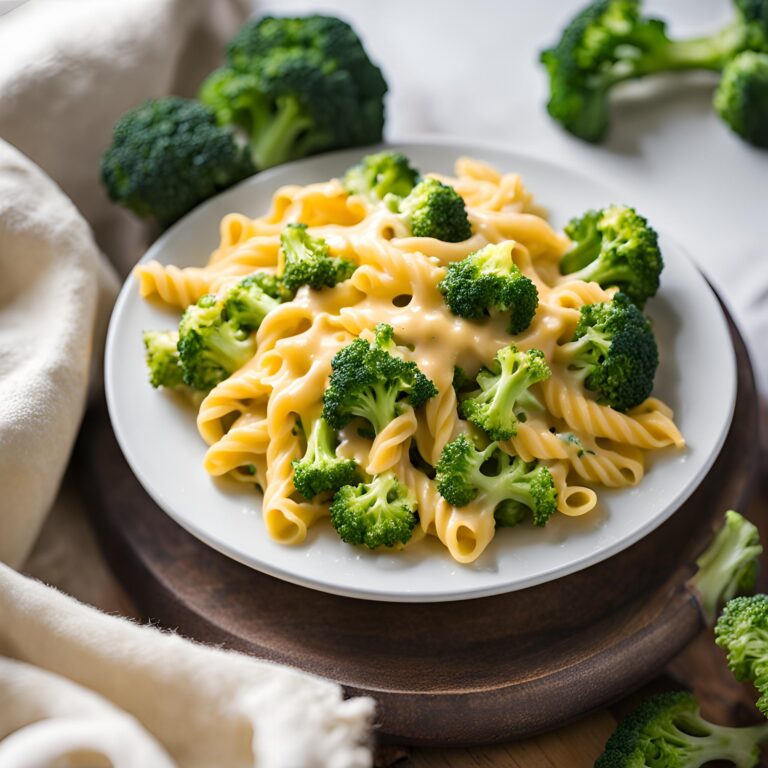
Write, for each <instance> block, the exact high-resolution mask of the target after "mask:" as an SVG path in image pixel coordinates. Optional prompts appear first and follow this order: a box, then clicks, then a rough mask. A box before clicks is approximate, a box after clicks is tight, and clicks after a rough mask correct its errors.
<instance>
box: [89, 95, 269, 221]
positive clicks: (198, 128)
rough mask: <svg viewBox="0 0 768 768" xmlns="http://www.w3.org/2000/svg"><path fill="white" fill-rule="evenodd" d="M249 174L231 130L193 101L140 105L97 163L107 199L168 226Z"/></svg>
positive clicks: (249, 164)
mask: <svg viewBox="0 0 768 768" xmlns="http://www.w3.org/2000/svg"><path fill="white" fill-rule="evenodd" d="M254 172H255V168H254V167H253V164H252V162H251V159H250V156H249V154H248V152H247V150H245V149H243V148H242V147H240V146H238V144H237V143H236V142H235V139H234V136H233V133H232V130H231V129H229V128H226V127H223V128H220V127H218V126H217V125H216V117H215V115H214V114H213V112H211V111H210V110H209V109H207V108H206V107H204V106H203V105H202V104H199V103H197V102H196V101H190V100H189V99H181V98H178V97H177V96H169V97H167V98H164V99H153V100H149V101H146V102H145V103H144V104H142V105H141V106H139V107H136V108H135V109H132V110H130V111H129V112H126V113H125V114H124V115H123V116H122V117H121V118H120V119H119V120H118V121H117V123H116V124H115V127H114V131H113V134H112V144H111V146H110V147H109V148H108V149H107V150H106V151H105V152H104V154H103V155H102V158H101V178H102V181H103V183H104V186H105V187H106V190H107V193H108V194H109V196H110V198H111V199H112V200H114V201H115V202H117V203H120V205H123V206H125V207H126V208H130V209H131V210H132V211H133V212H134V213H136V214H138V215H139V216H142V217H144V218H150V217H153V218H155V219H156V220H157V222H158V223H159V224H160V226H161V227H163V228H165V227H169V226H170V225H171V224H173V223H174V222H175V221H176V220H177V219H180V218H181V217H182V216H183V215H184V214H185V213H187V212H188V211H190V210H192V208H194V207H195V206H196V205H198V204H199V203H202V202H203V201H204V200H207V199H208V198H209V197H212V196H213V195H215V194H217V193H219V192H221V191H222V190H224V189H227V187H230V186H232V184H235V183H237V182H238V181H240V180H241V179H244V178H245V177H246V176H250V175H251V174H252V173H254Z"/></svg>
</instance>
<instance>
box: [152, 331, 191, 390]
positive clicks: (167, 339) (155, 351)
mask: <svg viewBox="0 0 768 768" xmlns="http://www.w3.org/2000/svg"><path fill="white" fill-rule="evenodd" d="M143 337H144V351H145V354H146V360H147V368H149V383H150V384H151V385H152V386H153V387H155V388H157V387H168V388H169V389H170V388H173V387H179V386H181V384H182V383H183V370H182V367H181V361H180V360H179V350H178V349H177V348H176V347H177V344H178V342H179V334H178V333H177V332H176V331H144V333H143Z"/></svg>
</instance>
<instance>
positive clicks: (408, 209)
mask: <svg viewBox="0 0 768 768" xmlns="http://www.w3.org/2000/svg"><path fill="white" fill-rule="evenodd" d="M395 203H396V204H397V209H398V211H399V213H400V216H401V218H402V219H403V221H404V222H405V223H406V225H407V226H408V228H409V230H410V232H411V235H412V236H413V237H433V238H435V239H436V240H442V241H443V242H445V243H459V242H461V241H463V240H468V239H469V238H470V237H472V225H471V224H470V223H469V217H468V216H467V207H466V205H465V204H464V198H462V196H461V195H460V194H459V193H458V192H457V191H456V190H455V189H454V188H453V187H450V186H448V185H447V184H443V182H442V181H438V180H437V179H433V178H427V179H423V180H422V181H420V182H419V183H418V184H417V185H416V186H415V187H414V188H413V189H412V190H411V192H410V194H409V195H408V196H407V197H405V198H403V199H402V200H399V201H395Z"/></svg>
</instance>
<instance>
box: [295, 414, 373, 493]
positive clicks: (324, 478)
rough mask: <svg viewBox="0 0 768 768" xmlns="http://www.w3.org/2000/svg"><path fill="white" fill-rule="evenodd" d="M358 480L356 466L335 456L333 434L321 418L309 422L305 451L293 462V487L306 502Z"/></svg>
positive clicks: (352, 462)
mask: <svg viewBox="0 0 768 768" xmlns="http://www.w3.org/2000/svg"><path fill="white" fill-rule="evenodd" d="M359 480H360V476H359V473H358V466H357V463H356V462H354V461H352V459H343V458H341V457H340V456H337V455H336V433H335V432H334V431H333V430H332V429H331V428H330V427H329V426H328V422H327V421H326V420H325V419H324V418H322V416H321V417H319V418H317V419H315V420H314V421H313V422H312V426H311V428H310V430H309V433H308V434H307V450H306V451H305V452H304V456H303V457H302V458H301V459H297V460H296V461H294V462H293V484H294V485H295V486H296V490H297V491H298V492H299V493H300V494H301V495H302V496H303V497H304V498H305V499H314V498H315V496H317V495H319V494H321V493H326V492H328V491H337V490H338V489H339V488H341V486H343V485H352V484H354V483H356V482H358V481H359Z"/></svg>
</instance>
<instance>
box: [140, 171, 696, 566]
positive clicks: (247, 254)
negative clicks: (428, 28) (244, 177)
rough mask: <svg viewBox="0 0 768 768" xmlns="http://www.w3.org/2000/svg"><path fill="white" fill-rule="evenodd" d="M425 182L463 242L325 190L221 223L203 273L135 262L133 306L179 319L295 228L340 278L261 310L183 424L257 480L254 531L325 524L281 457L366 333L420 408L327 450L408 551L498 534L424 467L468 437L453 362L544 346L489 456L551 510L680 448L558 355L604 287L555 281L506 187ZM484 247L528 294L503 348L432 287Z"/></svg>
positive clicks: (514, 179)
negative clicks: (446, 192)
mask: <svg viewBox="0 0 768 768" xmlns="http://www.w3.org/2000/svg"><path fill="white" fill-rule="evenodd" d="M436 178H439V179H440V180H442V181H444V182H445V183H447V184H450V185H452V186H453V187H454V188H455V190H456V191H457V192H458V193H459V194H460V195H461V197H462V198H463V200H464V202H465V203H466V207H467V211H468V215H469V220H470V222H471V224H472V232H473V234H472V236H471V237H470V238H469V239H467V240H464V241H461V242H453V243H448V242H443V241H441V240H437V239H433V238H425V237H414V236H411V234H410V232H409V231H408V230H407V228H405V227H404V225H403V222H402V219H401V218H400V217H398V216H397V215H396V214H395V213H393V212H392V210H390V208H389V207H388V206H386V205H384V204H382V203H381V202H379V201H372V200H369V199H368V198H367V197H364V196H359V195H354V194H349V193H348V192H347V191H346V190H345V188H344V186H343V185H342V184H341V183H340V181H339V180H331V181H328V182H325V183H318V184H310V185H308V186H304V187H299V186H287V187H283V188H282V189H280V190H278V191H277V193H276V194H275V196H274V198H273V201H272V206H271V208H270V210H269V211H268V212H267V213H266V214H265V215H264V216H262V217H259V218H255V219H251V218H249V217H246V216H244V215H241V214H235V213H233V214H229V215H228V216H225V217H224V219H223V221H222V223H221V232H220V244H219V247H218V248H217V249H216V250H215V251H214V252H213V253H212V254H211V257H210V259H209V262H208V264H207V266H205V267H188V268H185V269H179V268H177V267H174V266H161V265H160V264H158V263H156V262H149V263H147V264H143V265H140V266H139V267H137V270H136V274H137V277H138V280H139V287H140V291H141V294H142V296H145V297H149V296H152V295H156V296H157V297H158V298H159V299H161V300H162V301H164V302H166V303H167V304H169V305H171V306H174V307H177V308H179V309H184V308H186V307H187V306H188V305H190V304H192V303H194V302H196V301H197V300H198V299H200V298H201V297H202V296H204V295H206V294H208V293H214V294H222V293H224V292H226V291H227V290H228V289H229V288H231V287H232V286H234V285H236V284H237V283H238V282H239V281H241V280H242V279H243V278H244V277H246V276H248V275H252V274H253V273H255V272H266V273H268V274H273V275H281V274H282V272H283V270H284V267H285V256H284V254H283V252H282V250H281V247H280V234H281V232H282V231H283V229H284V228H285V226H286V225H288V224H292V223H302V224H305V225H307V227H308V232H309V233H310V234H311V235H312V236H314V237H320V238H323V239H324V240H325V241H326V242H327V244H328V246H329V248H330V252H331V254H333V256H336V257H339V258H343V259H346V260H348V261H350V262H352V264H353V265H354V266H355V269H354V272H353V273H352V274H351V277H349V278H348V279H346V280H344V281H342V282H339V283H338V284H337V285H335V286H334V287H326V288H323V289H322V290H315V289H312V288H310V287H309V286H304V287H302V288H301V289H299V290H298V292H297V293H296V295H295V297H293V298H292V299H291V300H288V301H285V302H284V303H281V304H280V305H279V306H277V308H276V309H274V310H272V311H271V312H269V313H268V314H267V315H266V317H265V318H264V320H263V322H262V323H261V325H260V326H259V328H258V330H257V331H256V332H255V354H253V357H252V359H250V360H249V361H248V362H247V363H246V364H245V365H244V366H242V367H241V368H240V369H239V370H236V371H235V372H234V373H232V375H230V376H229V377H228V378H226V379H224V380H223V381H221V383H219V384H217V385H216V386H215V387H214V388H213V389H211V391H210V392H208V394H207V395H206V396H205V398H204V399H203V401H202V405H201V406H200V409H199V414H198V419H197V423H198V428H199V431H200V434H201V436H202V438H203V439H204V440H205V441H206V442H207V443H208V444H209V448H208V451H207V453H206V456H205V463H204V466H205V470H206V471H207V472H209V473H210V474H211V475H215V476H219V475H230V476H232V477H234V478H235V479H237V480H240V481H243V482H249V483H256V484H257V485H259V486H260V487H261V489H262V491H263V496H264V498H263V520H264V524H265V526H266V530H267V532H268V533H269V535H270V536H271V537H273V538H274V539H276V540H277V541H280V542H283V543H286V544H297V543H299V542H301V541H303V540H304V538H305V537H306V534H307V529H308V528H309V527H310V526H311V525H312V524H313V523H314V522H315V521H317V520H318V519H319V518H321V517H323V516H326V515H327V514H328V508H329V498H328V497H325V496H322V495H321V496H319V497H317V498H315V499H313V500H311V501H308V500H307V499H305V498H303V497H302V496H301V495H300V494H299V493H297V490H296V487H295V485H294V473H293V466H292V462H293V461H295V460H297V459H299V458H300V457H301V456H302V455H303V453H304V450H305V445H306V442H305V441H306V438H305V437H304V435H303V434H302V430H301V429H300V425H302V424H306V423H311V422H312V420H313V419H317V418H318V416H319V414H320V413H321V412H322V409H323V393H324V391H325V390H326V389H327V386H328V380H329V376H330V374H331V370H332V369H331V363H332V360H333V359H334V356H335V355H336V354H337V353H338V352H339V350H341V349H342V348H345V347H346V346H348V345H349V344H350V343H351V342H352V341H354V340H355V339H356V338H358V337H362V338H363V339H366V340H370V339H372V338H373V331H374V328H375V327H376V326H377V325H378V324H380V323H385V324H387V325H389V326H391V327H392V328H393V329H394V338H395V343H396V350H397V355H399V356H400V357H402V358H403V359H405V360H407V361H412V362H413V363H415V364H416V365H417V366H418V368H419V370H420V371H422V372H423V374H424V375H425V376H426V377H428V378H429V379H430V380H431V381H432V382H433V384H434V386H435V389H436V394H435V395H434V396H433V397H430V398H429V399H428V400H427V402H426V403H425V404H424V405H422V406H420V407H417V408H413V407H411V406H407V407H404V408H403V409H402V412H401V413H400V414H399V415H398V416H397V417H396V418H395V419H394V420H392V421H391V422H390V423H389V424H388V425H387V426H386V427H385V428H384V429H382V430H381V431H380V432H379V433H378V434H376V435H375V436H371V435H365V434H364V433H363V434H361V432H360V430H356V429H355V428H354V422H353V424H352V425H348V426H346V427H344V428H342V429H341V430H340V434H339V437H340V444H339V446H338V449H337V454H338V455H339V456H343V457H345V458H349V459H354V460H355V461H356V462H357V463H358V464H359V466H360V467H361V468H362V469H363V470H364V472H365V473H366V475H371V476H373V475H381V474H383V473H393V474H394V475H395V477H396V478H397V479H398V480H399V482H401V483H402V484H403V485H405V486H406V487H407V488H409V489H410V492H411V494H412V496H413V499H414V503H415V506H416V509H417V512H418V524H417V527H416V529H415V531H414V535H413V538H412V540H413V541H416V540H418V539H419V538H421V537H423V536H436V537H437V538H438V539H439V540H440V541H441V542H442V543H443V544H444V545H445V546H446V547H447V549H448V551H449V552H450V554H451V555H452V556H453V557H454V558H455V559H456V560H457V561H459V562H461V563H469V562H472V561H474V560H475V559H477V558H478V557H479V556H480V554H481V553H482V552H483V550H484V549H485V548H486V547H487V546H488V544H489V542H490V541H491V540H492V539H493V537H494V533H495V523H494V510H493V509H492V508H490V506H489V505H488V504H486V503H484V496H483V494H482V493H480V495H478V496H477V498H475V499H474V500H472V501H471V502H470V503H469V504H467V505H465V506H462V507H456V506H452V505H451V504H449V503H448V502H447V501H446V499H445V498H443V497H442V496H441V494H440V492H439V490H438V487H437V483H436V481H435V479H434V477H433V476H432V475H431V473H430V472H429V470H428V468H426V467H425V466H424V463H426V464H429V465H432V466H435V465H436V464H437V462H438V460H439V458H440V455H441V452H442V451H443V449H444V447H445V446H446V445H447V444H448V443H449V442H451V441H452V440H454V439H455V438H456V437H457V436H458V435H460V434H463V433H467V432H472V430H473V427H471V426H470V425H469V424H468V423H467V422H466V421H465V420H464V419H463V418H462V416H461V415H460V409H459V408H458V398H457V394H456V392H455V390H454V387H453V385H452V381H453V375H454V369H455V367H456V366H458V367H460V368H461V369H463V370H464V371H468V372H472V373H476V372H477V371H478V370H479V369H481V368H482V367H483V366H486V365H488V364H489V362H490V361H492V360H493V358H494V356H495V355H496V353H497V352H498V350H500V349H501V348H503V347H506V346H508V345H509V344H510V343H511V341H513V340H514V343H515V344H516V345H517V347H518V349H520V350H530V349H537V350H541V351H542V352H543V355H544V357H545V358H546V360H547V362H548V364H549V366H550V368H551V371H552V373H551V377H550V378H549V379H547V380H546V381H541V382H540V383H538V384H535V385H534V386H533V388H532V391H533V393H534V394H535V396H536V397H537V398H538V399H539V400H540V402H541V404H542V405H543V408H542V410H541V411H540V412H539V413H537V414H536V415H535V417H533V418H530V419H528V420H526V421H525V422H524V423H523V422H521V423H520V424H519V425H518V429H517V433H516V434H515V435H514V436H512V437H511V438H509V439H506V440H503V441H501V442H500V447H501V449H502V450H503V451H504V452H506V453H508V454H509V455H510V456H519V457H520V458H521V459H522V460H523V461H525V462H532V461H539V462H541V463H542V464H544V466H546V467H547V468H548V469H549V472H550V473H551V476H552V479H553V482H554V486H555V489H556V491H557V510H558V512H560V513H562V514H563V515H566V516H578V515H583V514H586V513H588V512H589V511H590V510H592V509H593V508H594V507H595V505H596V503H597V501H598V496H597V493H596V491H595V489H594V488H593V486H604V487H609V488H621V487H626V486H632V485H636V484H637V483H639V482H640V481H641V479H642V478H643V474H644V464H645V454H646V453H647V452H648V451H651V450H658V449H662V448H666V447H674V448H678V449H679V448H682V447H683V446H684V440H683V437H682V435H681V434H680V432H679V430H678V429H677V427H676V426H675V423H674V421H673V417H672V412H671V411H670V409H669V408H668V407H667V406H666V405H664V404H663V403H661V402H660V401H659V400H657V399H655V398H653V397H651V398H648V399H647V400H646V401H645V402H643V403H642V404H641V405H640V406H638V407H636V408H634V409H632V410H630V411H627V412H619V411H617V410H614V409H613V408H611V407H609V406H607V405H604V404H602V403H601V402H598V400H597V398H596V396H595V394H594V393H593V392H592V391H590V390H588V389H587V388H586V387H585V385H584V381H583V379H582V378H581V377H579V376H578V375H577V374H576V373H575V372H574V371H573V370H570V369H569V367H568V364H567V360H566V358H565V356H564V353H563V349H564V347H563V345H564V344H566V343H567V342H568V341H570V340H571V338H572V337H573V335H574V330H575V328H576V325H577V323H578V322H579V317H580V309H581V307H583V306H585V305H588V304H594V303H597V302H606V301H609V300H610V299H611V297H612V295H613V293H614V291H613V290H612V289H604V288H602V287H600V285H598V284H597V283H587V282H582V281H579V280H574V279H570V278H568V277H567V276H566V277H562V276H561V275H560V274H559V271H558V261H559V259H560V257H561V256H562V254H563V253H564V252H565V251H566V250H567V249H568V248H569V245H570V242H569V240H568V239H567V238H566V237H565V236H564V235H562V234H560V233H558V232H556V231H555V230H554V229H553V228H552V227H551V226H550V225H549V224H548V223H547V221H546V218H545V216H544V212H543V211H542V210H541V209H540V208H539V207H538V206H537V205H536V204H535V203H534V201H533V198H532V196H531V194H530V193H529V192H528V191H527V189H526V188H525V186H524V185H523V183H522V181H521V179H520V177H519V176H518V175H517V174H513V173H508V174H502V173H499V172H498V171H496V170H495V169H493V168H491V167H490V166H488V165H486V164H484V163H481V162H478V161H476V160H472V159H469V158H461V159H460V160H459V161H458V162H457V165H456V176H455V177H442V176H437V177H436ZM489 243H504V244H505V246H504V247H505V248H508V249H509V253H510V254H511V258H512V260H513V261H514V263H515V264H516V265H517V267H518V268H519V269H520V271H521V272H522V273H523V274H524V275H525V276H526V277H528V278H529V279H530V280H531V281H532V282H533V284H534V285H535V287H536V290H537V292H538V296H539V305H538V309H537V311H536V314H535V316H534V319H533V321H532V322H531V324H530V326H529V327H528V328H527V329H526V330H525V331H523V332H522V333H521V334H519V335H516V336H515V337H514V339H513V338H512V337H511V336H510V333H509V331H508V327H507V322H506V320H505V319H504V318H503V317H496V316H494V315H491V316H490V317H488V318H486V319H484V320H482V321H471V320H465V319H463V318H462V317H458V316H456V315H454V314H452V313H451V312H450V311H449V309H448V308H447V306H446V303H445V299H444V297H443V295H442V294H441V292H440V290H439V288H438V286H439V284H440V282H441V281H442V280H443V278H444V277H445V275H446V268H447V266H448V265H449V264H451V263H453V262H457V261H459V260H461V259H463V258H465V257H466V256H467V255H468V254H470V253H472V252H474V251H476V250H478V249H479V248H482V247H483V246H485V245H487V244H489ZM414 456H418V457H419V458H420V459H421V462H419V461H417V460H415V458H414ZM584 484H587V485H584Z"/></svg>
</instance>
